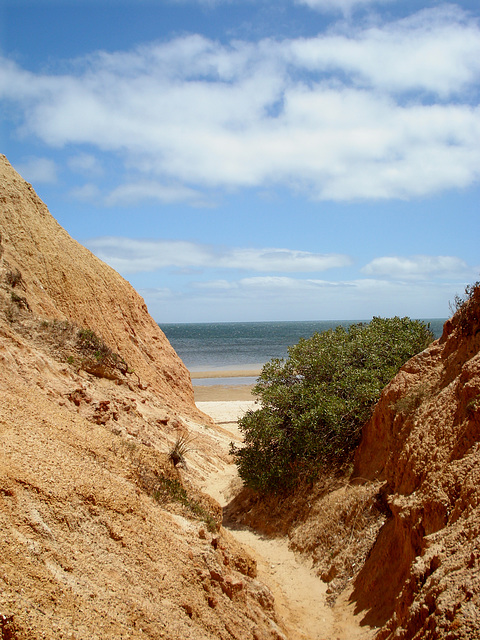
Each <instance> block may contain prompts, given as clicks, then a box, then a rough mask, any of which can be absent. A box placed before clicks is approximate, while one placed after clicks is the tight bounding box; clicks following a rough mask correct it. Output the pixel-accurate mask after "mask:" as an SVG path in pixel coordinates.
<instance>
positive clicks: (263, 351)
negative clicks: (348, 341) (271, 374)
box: [159, 318, 446, 384]
mask: <svg viewBox="0 0 480 640" xmlns="http://www.w3.org/2000/svg"><path fill="white" fill-rule="evenodd" d="M423 321H424V322H425V323H429V324H430V329H431V331H432V332H433V334H434V335H435V337H436V338H438V337H440V335H441V334H442V329H443V324H444V322H445V321H446V318H443V319H439V318H434V319H426V320H423ZM356 322H361V321H360V320H348V321H347V320H337V321H316V322H310V321H303V322H218V323H215V322H213V323H185V324H159V326H160V328H161V329H162V331H163V332H164V333H165V335H166V336H167V338H168V340H169V341H170V343H171V345H172V346H173V348H174V349H175V351H176V352H177V353H178V355H179V356H180V358H181V359H182V360H183V362H184V364H185V366H186V367H187V369H189V371H190V372H191V373H197V372H212V373H213V372H215V373H216V376H217V377H216V378H206V379H203V378H202V379H195V380H194V381H193V382H194V384H239V383H241V384H251V383H252V384H253V382H255V378H251V379H250V378H249V377H247V376H245V377H243V376H242V378H241V379H238V378H222V377H221V372H222V371H242V370H243V371H248V370H254V369H256V370H258V369H261V367H262V366H263V365H264V364H265V363H266V362H268V361H269V360H271V359H272V358H285V357H287V355H288V351H287V350H288V347H289V346H291V345H294V344H296V343H297V342H298V341H299V340H300V338H309V337H310V336H311V335H313V334H314V333H315V332H321V331H326V330H327V329H331V328H334V327H336V326H338V325H343V326H348V325H350V324H354V323H356Z"/></svg>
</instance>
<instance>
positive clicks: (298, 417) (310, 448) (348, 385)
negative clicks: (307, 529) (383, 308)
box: [231, 317, 433, 493]
mask: <svg viewBox="0 0 480 640" xmlns="http://www.w3.org/2000/svg"><path fill="white" fill-rule="evenodd" d="M432 340H433V334H432V333H431V331H430V329H429V327H428V326H427V325H425V324H424V323H422V322H420V321H416V320H410V319H409V318H398V317H396V318H390V319H382V318H374V319H373V320H372V321H371V322H370V323H368V324H363V323H360V324H355V325H351V326H350V327H349V328H348V329H346V328H344V327H337V328H336V329H334V330H333V329H332V330H329V331H326V332H323V333H317V334H315V335H313V336H312V337H311V338H309V339H308V340H307V339H302V340H300V342H299V343H298V344H297V345H295V346H293V347H291V348H290V349H289V357H288V359H286V360H284V359H274V360H272V361H270V362H269V363H267V364H266V365H265V366H264V367H263V370H262V373H261V376H260V377H259V379H258V381H257V384H256V386H255V387H254V390H253V392H254V394H255V395H256V396H257V397H258V398H259V399H260V401H261V408H260V409H257V410H255V411H249V412H247V413H246V414H245V416H244V417H243V418H242V419H241V420H240V422H239V425H240V429H241V430H242V431H243V433H244V435H245V443H244V446H243V447H242V448H237V447H235V446H232V449H231V452H232V454H233V455H234V457H235V459H236V463H237V466H238V469H239V473H240V475H241V477H242V478H243V480H244V482H245V484H246V485H247V486H248V487H251V488H252V489H256V490H258V491H261V492H267V493H268V492H278V491H280V492H285V491H289V490H291V489H292V488H293V487H294V486H295V485H296V484H297V483H298V481H299V480H303V481H305V480H307V481H313V480H314V479H315V478H316V477H317V476H318V473H319V472H320V470H321V469H322V468H324V469H328V470H329V471H332V470H334V469H340V468H342V467H343V466H345V465H346V464H347V463H348V461H349V458H350V457H351V454H352V452H353V450H354V448H355V447H356V446H357V444H358V442H359V439H360V435H361V429H362V427H363V425H364V424H365V423H366V422H367V420H368V418H369V417H370V415H371V412H372V410H373V406H374V404H375V402H376V401H377V400H378V399H379V397H380V394H381V391H382V389H383V388H384V387H385V385H386V384H387V383H388V382H389V381H390V380H391V379H392V378H393V377H394V375H395V374H396V373H397V372H398V370H399V368H400V367H401V366H402V365H403V364H404V363H405V362H406V361H407V360H408V359H409V358H411V357H412V356H414V355H415V354H416V353H418V352H419V351H422V350H423V349H424V348H426V347H427V346H428V344H429V343H430V342H431V341H432Z"/></svg>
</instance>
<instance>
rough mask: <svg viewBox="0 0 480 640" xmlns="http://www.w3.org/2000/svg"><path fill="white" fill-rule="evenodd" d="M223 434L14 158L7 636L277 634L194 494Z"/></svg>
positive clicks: (4, 268) (229, 543)
mask: <svg viewBox="0 0 480 640" xmlns="http://www.w3.org/2000/svg"><path fill="white" fill-rule="evenodd" d="M222 437H224V436H223V435H222V433H221V431H220V430H218V429H216V427H215V426H214V425H213V423H212V422H211V420H210V419H209V418H207V416H204V415H203V414H201V413H200V412H199V411H198V410H197V409H196V407H195V404H194V402H193V391H192V385H191V382H190V377H189V374H188V371H187V370H186V368H185V367H184V365H183V364H182V362H181V361H180V360H179V358H178V357H177V355H176V354H175V352H174V350H173V349H172V347H171V346H170V344H169V343H168V341H167V340H166V338H165V336H164V335H163V333H162V332H161V331H160V329H159V328H158V326H157V325H156V323H155V322H154V321H153V319H152V318H151V317H150V316H149V315H148V312H147V309H146V307H145V304H144V302H143V300H142V299H141V298H140V296H138V295H137V294H136V293H135V291H134V290H133V289H132V287H131V286H130V285H129V284H128V283H127V282H125V281H124V280H123V279H122V278H121V277H120V276H119V275H118V274H116V273H115V272H114V271H113V270H112V269H110V268H109V267H108V266H106V265H105V264H103V263H102V262H101V261H99V260H97V259H96V258H95V257H94V256H93V255H92V254H91V253H90V252H89V251H87V250H86V249H85V248H84V247H82V246H80V245H79V244H78V243H77V242H75V241H74V240H72V239H71V238H70V237H69V235H68V234H67V233H66V232H65V231H64V230H63V229H62V228H61V227H60V226H59V225H58V224H57V223H56V222H55V220H54V219H53V218H52V216H51V215H50V214H49V212H48V210H47V209H46V207H45V205H44V204H43V203H42V202H41V201H40V200H39V198H38V197H37V196H36V195H35V193H34V191H33V189H32V187H31V186H30V185H28V184H27V183H26V182H25V181H23V180H22V178H21V177H20V176H19V175H18V174H17V173H16V172H15V171H14V170H13V169H12V167H11V166H10V165H9V164H8V162H7V160H6V159H5V158H4V157H1V158H0V638H2V639H4V640H6V639H9V640H11V639H16V640H24V639H28V640H30V639H31V640H33V639H38V638H44V639H53V638H55V639H60V638H77V639H78V640H84V639H87V638H88V639H89V640H94V639H95V638H98V639H100V638H101V639H102V640H107V639H112V640H113V639H115V640H118V639H120V638H131V639H133V638H155V639H156V638H169V639H172V640H175V639H177V638H178V639H180V638H181V639H182V640H183V639H188V638H191V639H192V640H199V639H213V638H224V639H225V640H227V639H231V638H236V639H238V640H243V639H244V638H256V639H257V640H263V639H265V640H266V639H268V638H270V639H273V638H281V637H282V634H281V632H280V630H279V628H278V627H277V624H276V620H277V617H276V613H275V610H274V603H273V598H272V595H271V593H270V592H269V590H268V589H267V588H266V587H264V586H263V585H262V584H260V583H259V582H258V581H257V580H256V579H255V575H256V567H255V562H254V561H253V560H252V559H251V558H250V557H249V556H248V554H246V553H245V552H244V551H243V550H242V549H241V548H240V547H239V545H238V544H236V543H235V542H234V540H233V539H232V538H231V537H230V536H229V535H228V533H227V532H226V531H225V530H224V529H223V528H222V527H221V509H220V507H219V505H218V504H217V503H216V502H215V501H214V500H212V499H211V498H209V496H206V495H204V494H203V493H202V492H201V491H199V490H198V489H197V487H198V486H199V481H201V480H202V477H203V475H204V474H205V473H206V472H208V470H209V468H210V469H211V468H215V464H216V462H218V461H219V459H220V458H221V457H222V455H224V454H222V453H220V452H219V451H220V449H219V447H218V442H219V439H220V438H222ZM182 438H183V439H184V440H183V442H184V443H186V444H187V445H188V446H190V448H191V449H192V450H191V451H190V453H189V454H188V468H185V469H182V468H181V465H177V466H174V464H173V462H179V461H181V460H182V456H181V455H180V458H179V459H174V458H173V457H172V455H171V451H172V448H175V444H176V443H177V444H178V442H179V440H180V441H181V439H182ZM193 441H194V444H193V445H192V443H193ZM180 453H182V452H181V449H180Z"/></svg>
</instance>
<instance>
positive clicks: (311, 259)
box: [87, 237, 351, 286]
mask: <svg viewBox="0 0 480 640" xmlns="http://www.w3.org/2000/svg"><path fill="white" fill-rule="evenodd" d="M87 246H88V247H89V249H91V251H93V252H94V253H95V254H96V255H97V256H98V257H99V258H100V259H101V260H104V261H105V262H108V264H110V265H111V266H112V267H114V268H115V269H118V270H119V271H121V272H122V273H137V272H140V271H156V270H157V269H163V268H177V269H184V268H187V269H192V268H193V269H222V270H241V271H244V270H246V271H260V272H262V271H263V272H272V271H273V272H289V273H292V272H298V273H300V272H304V273H305V272H312V271H316V272H318V271H326V270H327V269H333V268H338V267H345V266H348V265H350V264H351V259H350V258H349V257H348V256H346V255H341V254H321V253H310V252H307V251H294V250H291V249H276V248H268V249H250V248H230V249H226V248H221V247H214V246H209V245H203V244H199V243H194V242H187V241H184V240H170V241H167V240H132V239H129V238H116V237H107V238H95V239H92V240H90V241H89V242H88V243H87ZM214 286H215V285H214Z"/></svg>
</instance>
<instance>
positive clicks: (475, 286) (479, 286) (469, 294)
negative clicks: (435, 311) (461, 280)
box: [448, 280, 480, 314]
mask: <svg viewBox="0 0 480 640" xmlns="http://www.w3.org/2000/svg"><path fill="white" fill-rule="evenodd" d="M475 290H480V280H477V281H476V282H473V283H472V284H468V285H467V286H466V287H465V292H464V295H459V294H458V293H457V294H456V295H455V297H454V299H453V302H449V305H448V306H449V307H450V311H451V313H452V314H454V313H456V312H457V311H458V310H459V309H461V308H462V307H463V305H464V304H465V303H466V302H468V301H469V300H470V299H471V298H473V296H474V294H475Z"/></svg>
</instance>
